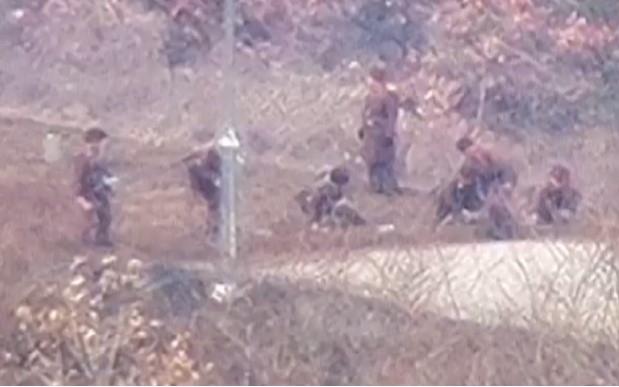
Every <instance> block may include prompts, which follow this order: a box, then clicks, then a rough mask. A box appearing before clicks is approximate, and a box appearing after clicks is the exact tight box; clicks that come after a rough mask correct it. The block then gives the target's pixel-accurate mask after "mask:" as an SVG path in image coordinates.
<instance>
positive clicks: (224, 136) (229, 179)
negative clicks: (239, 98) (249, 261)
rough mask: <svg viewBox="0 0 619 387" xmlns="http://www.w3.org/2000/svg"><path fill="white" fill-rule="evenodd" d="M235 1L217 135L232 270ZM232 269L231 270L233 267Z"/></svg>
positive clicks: (230, 3)
mask: <svg viewBox="0 0 619 387" xmlns="http://www.w3.org/2000/svg"><path fill="white" fill-rule="evenodd" d="M235 7H236V4H235V0H226V3H225V11H224V17H225V21H224V23H225V32H226V41H225V44H226V60H225V63H224V66H225V68H224V82H225V110H226V111H225V115H226V116H225V124H224V126H223V127H222V128H221V129H220V130H219V132H218V138H217V147H218V149H219V151H220V153H221V155H222V161H223V168H222V182H221V183H222V184H221V193H222V200H221V204H220V205H221V208H220V216H221V227H220V230H221V233H220V241H219V242H220V244H219V245H220V251H221V252H222V253H223V254H225V256H226V258H227V260H228V261H229V263H230V266H233V265H234V262H235V261H236V258H237V245H238V236H237V205H236V204H237V203H236V202H237V187H236V180H237V179H236V177H237V176H236V175H237V168H238V166H237V162H238V154H239V150H240V146H241V144H240V141H239V137H238V134H237V129H236V127H235V114H236V109H235V104H236V71H235V58H234V51H235V46H236V42H235V36H234V25H235ZM231 268H232V267H231Z"/></svg>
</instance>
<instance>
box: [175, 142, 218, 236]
mask: <svg viewBox="0 0 619 387" xmlns="http://www.w3.org/2000/svg"><path fill="white" fill-rule="evenodd" d="M183 161H184V162H185V165H186V166H187V172H188V174H189V183H190V187H191V190H192V192H193V193H194V194H198V195H200V196H201V197H202V198H203V199H204V200H206V203H207V206H208V220H207V227H208V233H209V235H210V236H211V237H212V238H216V237H217V236H219V231H220V230H219V222H220V204H221V174H222V160H221V155H220V154H219V152H218V151H217V149H215V147H214V146H211V147H208V148H207V149H206V150H204V151H198V152H195V153H193V154H191V155H190V156H189V157H187V158H185V159H184V160H183Z"/></svg>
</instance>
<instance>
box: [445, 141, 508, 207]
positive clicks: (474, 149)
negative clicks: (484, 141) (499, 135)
mask: <svg viewBox="0 0 619 387" xmlns="http://www.w3.org/2000/svg"><path fill="white" fill-rule="evenodd" d="M456 148H457V149H458V151H460V153H462V154H463V155H464V164H463V165H468V166H470V167H473V168H475V169H476V170H477V173H478V179H479V184H480V186H479V187H480V189H481V192H482V193H483V195H487V194H488V193H489V192H490V189H491V187H492V185H494V184H498V185H500V186H502V187H504V188H506V189H507V190H513V189H514V188H516V185H517V184H518V173H517V172H516V169H515V168H514V166H513V165H512V164H511V163H509V162H508V161H507V160H504V159H502V158H500V157H498V155H497V154H496V152H493V151H492V150H490V149H487V148H484V147H482V146H480V145H479V144H476V143H475V142H474V141H473V140H472V139H471V138H470V137H466V136H465V137H462V138H460V139H459V140H458V141H457V142H456Z"/></svg>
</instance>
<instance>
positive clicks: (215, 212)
mask: <svg viewBox="0 0 619 387" xmlns="http://www.w3.org/2000/svg"><path fill="white" fill-rule="evenodd" d="M220 223H221V212H220V208H219V203H215V202H213V203H209V206H208V218H207V228H208V230H207V233H208V236H209V239H210V240H211V241H213V242H216V241H217V240H218V239H219V234H220V232H221V227H220Z"/></svg>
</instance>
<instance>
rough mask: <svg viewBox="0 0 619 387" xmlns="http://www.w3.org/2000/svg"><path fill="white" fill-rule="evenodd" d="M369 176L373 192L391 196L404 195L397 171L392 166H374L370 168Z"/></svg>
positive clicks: (381, 164) (382, 164)
mask: <svg viewBox="0 0 619 387" xmlns="http://www.w3.org/2000/svg"><path fill="white" fill-rule="evenodd" d="M369 174H370V187H371V188H372V191H374V192H376V193H379V194H383V195H389V196H390V195H394V194H398V195H399V194H402V193H403V191H402V189H401V188H400V186H399V184H398V180H397V178H396V177H395V170H394V166H393V165H392V164H384V163H380V164H374V165H372V166H371V167H370V172H369Z"/></svg>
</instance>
